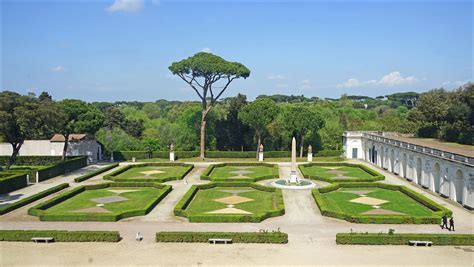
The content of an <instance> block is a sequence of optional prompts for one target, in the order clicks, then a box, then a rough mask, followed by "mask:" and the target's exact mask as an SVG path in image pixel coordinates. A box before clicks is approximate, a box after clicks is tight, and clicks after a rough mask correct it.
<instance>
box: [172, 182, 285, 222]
mask: <svg viewBox="0 0 474 267" xmlns="http://www.w3.org/2000/svg"><path fill="white" fill-rule="evenodd" d="M214 187H252V188H254V189H257V190H260V191H265V192H275V194H276V197H275V199H276V209H275V210H272V211H267V212H262V213H254V214H250V215H220V214H199V215H190V214H188V213H187V211H186V209H187V208H188V206H189V204H190V203H191V201H192V200H193V198H194V196H195V195H196V194H197V192H198V191H199V190H205V189H210V188H214ZM174 214H175V215H176V216H181V217H187V218H188V219H189V221H190V222H261V221H263V220H265V219H268V218H271V217H277V216H281V215H283V214H285V204H284V202H283V193H282V191H281V189H277V188H274V187H267V186H263V185H260V184H256V183H242V182H225V183H222V182H221V183H219V182H212V183H208V184H201V185H193V186H191V188H190V189H189V190H188V192H186V194H184V196H183V198H182V199H181V200H180V201H179V202H178V204H177V205H176V207H175V208H174Z"/></svg>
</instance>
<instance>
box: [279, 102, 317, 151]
mask: <svg viewBox="0 0 474 267" xmlns="http://www.w3.org/2000/svg"><path fill="white" fill-rule="evenodd" d="M284 116H285V122H286V124H285V125H286V127H287V129H288V131H290V132H293V133H296V134H297V135H298V136H299V138H300V158H302V157H303V148H304V138H305V135H306V134H307V132H308V131H314V132H317V131H318V130H319V129H321V128H322V127H323V126H324V119H323V118H322V116H321V115H320V114H319V113H318V112H315V111H312V110H310V109H309V108H308V107H304V106H292V107H290V109H289V110H288V111H287V112H286V113H285V115H284Z"/></svg>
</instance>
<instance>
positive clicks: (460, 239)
mask: <svg viewBox="0 0 474 267" xmlns="http://www.w3.org/2000/svg"><path fill="white" fill-rule="evenodd" d="M410 240H423V241H431V242H433V245H435V246H472V245H474V235H472V234H416V233H407V234H390V233H389V234H384V233H338V234H336V243H337V244H338V245H408V244H409V241H410Z"/></svg>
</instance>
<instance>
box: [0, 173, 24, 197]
mask: <svg viewBox="0 0 474 267" xmlns="http://www.w3.org/2000/svg"><path fill="white" fill-rule="evenodd" d="M9 174H10V172H9ZM27 175H28V174H27V173H26V172H11V175H9V176H6V177H3V178H0V194H6V193H10V192H13V191H15V190H18V189H22V188H24V187H27V186H28V181H27Z"/></svg>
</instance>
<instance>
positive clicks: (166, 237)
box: [156, 231, 288, 244]
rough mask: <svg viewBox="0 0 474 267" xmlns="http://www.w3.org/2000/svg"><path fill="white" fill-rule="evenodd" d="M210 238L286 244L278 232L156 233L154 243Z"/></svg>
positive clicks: (200, 240)
mask: <svg viewBox="0 0 474 267" xmlns="http://www.w3.org/2000/svg"><path fill="white" fill-rule="evenodd" d="M210 238H225V239H232V243H272V244H286V243H288V234H287V233H282V232H280V231H272V232H268V231H260V232H158V233H156V242H183V243H208V242H209V239H210Z"/></svg>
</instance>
